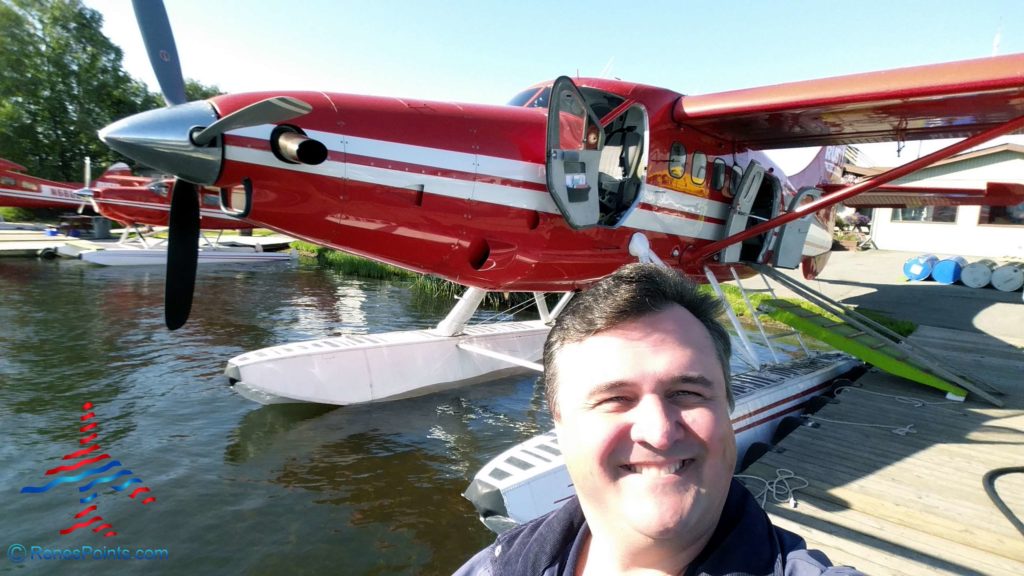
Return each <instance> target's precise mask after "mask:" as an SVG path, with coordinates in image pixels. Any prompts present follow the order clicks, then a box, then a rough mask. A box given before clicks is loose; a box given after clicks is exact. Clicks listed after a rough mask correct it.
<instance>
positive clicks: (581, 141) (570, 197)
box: [546, 76, 604, 230]
mask: <svg viewBox="0 0 1024 576" xmlns="http://www.w3.org/2000/svg"><path fill="white" fill-rule="evenodd" d="M603 145H604V134H603V131H602V130H601V125H600V122H599V119H598V118H597V115H596V114H594V111H593V110H591V108H590V106H589V105H587V101H586V100H585V99H584V98H583V95H582V94H580V91H579V89H577V88H576V85H575V84H573V81H572V80H570V79H569V78H567V77H565V76H562V77H560V78H559V79H557V80H555V83H554V85H553V86H552V87H551V101H550V104H549V106H548V128H547V148H546V150H547V180H548V192H550V193H551V197H552V198H553V199H554V201H555V205H556V206H558V210H559V211H561V212H562V216H563V217H565V220H566V222H568V223H569V226H572V227H573V228H575V229H577V230H578V229H581V228H589V227H591V226H595V225H596V224H597V222H598V218H600V204H599V194H598V168H599V166H600V161H601V148H602V147H603Z"/></svg>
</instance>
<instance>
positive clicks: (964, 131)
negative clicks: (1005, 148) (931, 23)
mask: <svg viewBox="0 0 1024 576" xmlns="http://www.w3.org/2000/svg"><path fill="white" fill-rule="evenodd" d="M1021 116H1024V54H1012V55H1007V56H997V57H994V58H983V59H977V60H965V61H962V62H950V63H946V64H935V65H928V66H916V67H912V68H900V69H895V70H886V71H882V72H869V73H864V74H852V75H849V76H838V77H834V78H825V79H820V80H807V81H803V82H791V83H787V84H778V85H775V86H764V87H760V88H750V89H745V90H733V91H729V92H719V93H716V94H704V95H697V96H683V97H681V98H680V99H679V101H678V102H677V103H676V105H675V108H674V110H673V118H674V119H675V120H676V121H677V122H679V123H682V124H686V125H688V126H691V127H693V128H696V129H698V130H701V131H703V132H706V133H709V134H712V135H715V136H718V137H720V138H722V139H724V140H727V141H729V142H733V143H735V144H736V145H738V146H740V147H745V148H751V149H771V148H791V147H799V146H820V145H829V144H858V143H868V142H888V141H893V140H899V141H902V140H926V139H931V138H959V137H964V136H969V135H972V134H977V133H979V132H981V131H983V130H985V129H988V128H992V127H995V126H998V125H1000V124H1003V123H1005V122H1008V121H1010V120H1013V119H1015V118H1018V117H1021Z"/></svg>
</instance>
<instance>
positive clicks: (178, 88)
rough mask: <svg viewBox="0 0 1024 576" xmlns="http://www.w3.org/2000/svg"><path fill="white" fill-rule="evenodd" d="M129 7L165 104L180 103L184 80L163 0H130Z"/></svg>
mask: <svg viewBox="0 0 1024 576" xmlns="http://www.w3.org/2000/svg"><path fill="white" fill-rule="evenodd" d="M132 7H133V8H134V9H135V20H136V21H137V22H138V23H139V31H140V32H142V41H143V42H144V43H145V44H146V52H147V53H149V64H150V65H151V66H152V67H153V73H154V74H156V79H157V82H159V83H160V91H161V92H163V94H164V100H165V101H167V104H168V105H174V104H184V103H185V102H187V100H186V99H185V81H184V80H182V77H181V64H180V62H179V61H178V49H177V48H176V47H175V45H174V32H172V31H171V22H170V21H169V20H168V19H167V10H166V9H165V8H164V3H163V0H132Z"/></svg>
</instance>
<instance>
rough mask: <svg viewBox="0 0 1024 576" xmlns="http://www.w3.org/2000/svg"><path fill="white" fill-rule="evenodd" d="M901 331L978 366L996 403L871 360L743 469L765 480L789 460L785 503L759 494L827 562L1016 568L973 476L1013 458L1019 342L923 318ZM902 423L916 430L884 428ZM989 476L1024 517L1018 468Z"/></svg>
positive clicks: (1007, 531) (1015, 555) (1022, 416)
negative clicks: (807, 421)
mask: <svg viewBox="0 0 1024 576" xmlns="http://www.w3.org/2000/svg"><path fill="white" fill-rule="evenodd" d="M911 340H912V341H913V342H914V343H920V344H924V345H927V346H928V347H929V348H930V349H931V350H933V351H934V352H936V353H938V354H939V355H940V356H942V357H943V358H946V359H947V360H948V361H950V362H951V363H953V364H955V365H957V366H958V367H959V368H961V369H963V370H968V371H969V372H968V373H971V374H978V375H980V376H982V377H984V378H985V380H986V381H987V382H988V383H990V384H992V385H994V386H995V387H997V388H999V389H1000V390H1002V391H1003V392H1004V393H1005V396H1004V397H1003V398H1004V400H1005V401H1006V406H1005V407H1003V408H993V407H991V406H990V405H988V404H986V403H983V402H980V401H978V400H975V399H974V398H973V397H969V398H968V400H967V402H964V403H939V402H943V401H944V400H945V399H944V397H943V396H942V394H941V393H938V392H935V391H933V390H930V389H928V388H926V387H924V386H920V385H915V384H913V383H910V382H908V381H906V380H902V379H900V378H897V377H895V376H891V375H889V374H885V373H883V372H879V371H875V370H872V371H871V372H869V373H868V374H866V375H865V376H864V377H862V378H861V379H860V380H858V381H857V386H858V388H859V389H857V390H852V391H849V392H843V393H840V394H839V396H838V398H837V399H836V401H834V402H832V403H830V404H828V405H826V406H825V407H824V408H822V409H821V410H820V411H818V412H817V413H816V414H815V415H814V416H813V421H814V425H813V426H801V427H799V428H797V429H796V430H795V431H794V432H793V433H792V434H790V435H789V436H787V437H786V438H785V439H784V440H782V442H781V443H780V444H779V445H778V446H777V447H776V448H775V449H774V450H772V451H770V452H769V453H767V454H765V455H764V456H763V457H762V458H761V459H760V460H759V461H758V462H757V463H755V464H754V465H752V466H751V467H750V468H748V469H747V470H746V471H745V474H750V475H753V476H758V477H761V478H766V479H769V480H770V479H772V478H775V476H776V472H777V470H779V469H788V470H791V471H792V472H793V473H795V474H796V475H797V476H800V477H802V478H804V479H806V480H807V481H808V482H809V486H807V487H806V488H804V489H801V490H799V491H798V492H797V494H796V499H797V506H796V507H795V508H793V507H791V506H790V505H789V504H788V503H782V504H776V503H771V502H769V504H768V505H767V506H766V510H767V511H768V513H769V515H770V516H771V517H772V521H773V522H775V523H776V524H777V525H778V526H781V527H783V528H787V529H789V530H792V531H793V532H796V533H797V534H800V535H801V536H803V537H804V538H805V539H806V540H807V542H808V545H809V547H811V548H817V549H819V550H822V551H823V552H825V553H826V554H827V555H828V556H829V557H830V558H831V559H832V561H833V562H834V563H836V564H847V565H852V566H856V567H857V568H859V569H861V570H863V571H865V572H866V573H868V574H894V575H902V574H906V575H916V574H943V575H945V574H949V575H953V574H957V575H961V574H969V575H977V574H984V575H1003V574H1005V575H1011V574H1013V575H1019V574H1024V536H1022V535H1021V534H1020V533H1019V532H1018V531H1017V530H1016V529H1015V528H1014V526H1013V525H1012V524H1011V523H1010V522H1009V521H1008V520H1007V519H1006V518H1005V517H1004V516H1003V515H1002V513H1001V512H1000V511H999V510H998V509H997V508H996V506H995V505H994V504H993V503H992V502H991V500H990V499H989V498H988V496H987V495H986V494H985V490H984V487H983V485H982V477H983V476H984V475H985V474H986V473H987V472H988V471H989V470H992V469H995V468H1003V467H1010V466H1024V351H1022V350H1021V349H1019V348H1015V347H1013V346H1010V345H1007V344H1006V343H1004V342H1002V341H1000V340H997V339H995V338H991V337H988V336H986V335H984V334H977V333H967V332H962V331H957V330H949V329H944V328H933V327H928V326H922V327H921V328H919V330H918V332H917V333H915V335H914V336H912V337H911ZM869 392H877V393H882V394H893V395H902V396H905V397H910V398H918V399H921V400H924V401H927V402H930V403H932V402H934V403H936V404H927V405H923V406H916V405H914V404H911V403H907V402H900V401H897V400H896V399H894V398H890V397H885V396H879V395H875V394H871V393H869ZM857 424H873V425H875V426H862V425H857ZM908 424H912V425H913V428H914V430H915V431H916V433H914V434H907V435H904V436H901V435H897V434H894V433H893V432H892V431H891V428H893V427H903V426H906V425H908ZM878 426H888V427H890V428H884V427H878ZM747 484H748V486H750V487H751V489H752V490H755V491H756V490H757V487H756V484H755V483H752V482H747ZM996 487H997V489H998V490H999V494H1000V496H1002V498H1003V499H1004V501H1005V502H1006V503H1007V505H1008V506H1009V507H1010V508H1011V509H1013V510H1015V511H1016V512H1017V514H1018V516H1020V517H1021V518H1022V519H1024V475H1010V476H1003V477H1002V478H1000V479H999V480H997V482H996Z"/></svg>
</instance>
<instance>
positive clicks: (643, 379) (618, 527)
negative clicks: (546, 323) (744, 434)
mask: <svg viewBox="0 0 1024 576" xmlns="http://www.w3.org/2000/svg"><path fill="white" fill-rule="evenodd" d="M719 312H720V304H719V302H718V301H717V300H715V299H714V298H711V297H709V296H706V295H703V294H701V293H699V292H698V291H697V290H696V288H695V287H694V286H693V285H692V284H691V283H689V282H688V281H686V280H685V279H683V278H682V277H681V276H679V275H678V274H677V273H675V272H673V271H671V270H666V269H664V268H659V267H657V266H654V265H650V264H633V265H629V266H626V267H624V268H622V269H620V270H619V271H618V272H616V273H615V274H613V275H611V276H609V277H608V278H605V279H604V280H602V281H600V282H598V283H597V284H596V285H594V287H593V288H591V289H590V290H588V291H586V292H584V293H583V294H581V295H579V296H578V297H577V298H576V299H575V300H574V301H573V302H572V303H571V304H570V305H569V307H568V308H567V309H566V310H565V311H564V312H563V313H562V315H561V316H560V317H559V318H558V320H557V321H556V322H555V325H554V327H553V328H552V330H551V333H550V334H549V335H548V339H547V342H546V343H545V345H544V371H545V372H544V381H545V386H546V393H547V400H548V405H549V407H550V409H551V414H552V416H553V417H554V420H555V429H556V431H557V433H558V439H559V446H560V447H561V449H562V453H563V455H564V457H565V463H566V467H567V468H568V470H569V475H570V477H571V478H572V480H573V484H574V486H575V488H576V495H577V496H576V498H573V499H571V500H569V501H568V502H567V503H566V504H565V505H564V506H563V507H562V508H560V509H559V510H556V511H554V512H552V513H550V514H548V515H546V516H543V517H541V518H538V519H536V520H534V521H532V522H529V523H527V524H525V525H523V526H520V527H517V528H515V529H513V530H510V531H508V532H505V533H504V534H502V535H500V536H499V537H498V539H497V541H496V542H495V543H494V544H493V545H491V546H490V547H488V548H487V549H485V550H483V551H481V552H480V553H478V554H477V555H476V556H474V557H473V558H472V559H471V560H470V561H469V562H468V563H467V564H466V565H465V566H463V567H462V568H461V569H460V570H459V571H458V572H456V574H460V575H461V574H465V575H469V574H493V575H506V574H507V575H520V574H521V575H538V576H539V575H544V576H576V575H591V574H694V575H697V574H701V575H703V574H707V575H711V574H758V575H759V574H766V575H767V574H772V575H780V576H783V575H784V576H804V575H820V574H834V575H841V574H859V572H857V571H856V570H853V569H850V568H845V567H840V568H835V567H831V564H830V563H829V562H828V559H827V558H825V556H824V555H823V554H821V553H820V552H817V551H808V550H807V549H806V546H805V544H804V541H803V540H802V539H801V538H799V537H798V536H796V535H794V534H792V533H790V532H787V531H785V530H782V529H780V528H776V527H774V526H772V524H771V521H770V520H769V518H768V516H767V515H766V514H765V513H764V511H763V510H761V508H760V507H758V505H757V504H756V502H755V501H754V499H753V497H752V496H751V495H750V493H749V492H747V490H746V489H745V488H744V487H743V486H742V485H740V484H739V483H738V482H737V481H735V480H733V479H732V474H733V470H734V469H735V467H736V439H735V436H734V434H733V430H732V424H731V421H730V418H729V412H730V411H731V409H732V407H733V398H732V393H731V389H730V387H729V373H728V367H729V354H730V343H729V335H728V333H727V332H726V331H725V329H724V328H723V327H722V325H721V324H720V323H719V322H718V320H717V317H718V315H719Z"/></svg>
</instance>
